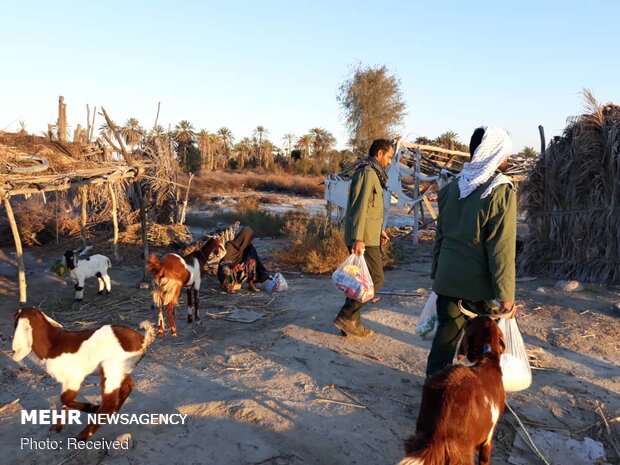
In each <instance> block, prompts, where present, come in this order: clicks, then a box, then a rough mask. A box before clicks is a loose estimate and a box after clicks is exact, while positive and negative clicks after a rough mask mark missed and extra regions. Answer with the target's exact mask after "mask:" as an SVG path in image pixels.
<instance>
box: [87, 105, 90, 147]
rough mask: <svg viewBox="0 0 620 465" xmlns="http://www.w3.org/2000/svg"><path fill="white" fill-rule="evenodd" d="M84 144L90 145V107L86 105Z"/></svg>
mask: <svg viewBox="0 0 620 465" xmlns="http://www.w3.org/2000/svg"><path fill="white" fill-rule="evenodd" d="M86 143H87V144H90V106H88V103H87V104H86Z"/></svg>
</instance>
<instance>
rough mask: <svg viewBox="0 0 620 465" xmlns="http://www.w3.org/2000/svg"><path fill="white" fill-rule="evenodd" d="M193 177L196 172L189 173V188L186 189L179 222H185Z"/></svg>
mask: <svg viewBox="0 0 620 465" xmlns="http://www.w3.org/2000/svg"><path fill="white" fill-rule="evenodd" d="M193 177H194V173H189V180H188V181H187V190H186V191H185V200H184V201H183V207H182V209H181V218H180V219H179V224H183V223H185V212H186V211H187V202H188V200H189V189H190V187H191V185H192V178H193Z"/></svg>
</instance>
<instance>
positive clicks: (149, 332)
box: [140, 320, 155, 354]
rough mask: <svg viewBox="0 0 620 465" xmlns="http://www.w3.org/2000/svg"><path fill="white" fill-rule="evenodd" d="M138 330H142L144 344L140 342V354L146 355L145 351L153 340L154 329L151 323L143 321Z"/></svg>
mask: <svg viewBox="0 0 620 465" xmlns="http://www.w3.org/2000/svg"><path fill="white" fill-rule="evenodd" d="M140 329H143V330H144V342H142V353H143V354H144V353H146V349H148V347H149V346H150V345H151V343H152V342H153V341H154V340H155V327H154V326H153V323H151V322H150V321H148V320H144V321H143V322H142V323H140Z"/></svg>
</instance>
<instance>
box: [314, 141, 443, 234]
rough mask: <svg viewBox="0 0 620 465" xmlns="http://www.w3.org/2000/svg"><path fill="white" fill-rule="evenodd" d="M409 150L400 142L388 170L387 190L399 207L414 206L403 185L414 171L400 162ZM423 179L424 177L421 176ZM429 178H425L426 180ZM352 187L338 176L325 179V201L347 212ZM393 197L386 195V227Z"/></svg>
mask: <svg viewBox="0 0 620 465" xmlns="http://www.w3.org/2000/svg"><path fill="white" fill-rule="evenodd" d="M406 150H407V149H406V148H405V147H404V146H403V145H402V144H401V142H398V144H397V146H396V154H395V155H394V158H393V159H392V163H391V164H390V166H389V167H388V169H387V170H386V172H387V175H388V182H387V189H388V191H389V192H390V193H391V194H393V196H394V197H395V198H396V199H397V205H398V206H399V207H402V206H406V205H409V206H411V205H413V204H414V201H413V199H411V198H410V197H409V196H407V195H406V194H405V193H404V192H403V185H402V183H401V179H402V178H403V177H406V176H411V174H413V171H414V170H412V169H410V168H407V167H406V166H404V165H402V164H401V163H400V160H401V158H402V156H403V154H404V153H405V151H406ZM421 178H422V176H421ZM426 178H427V176H424V179H425V180H426ZM435 179H436V178H435V177H432V178H429V179H428V180H435ZM350 185H351V181H350V180H344V179H341V178H340V177H339V176H337V175H331V176H329V177H328V178H326V179H325V186H326V188H325V200H327V201H328V202H331V203H333V204H335V205H338V207H340V208H342V209H343V210H345V209H346V208H347V200H348V198H349V187H350ZM391 199H392V195H384V202H385V212H386V216H385V220H384V225H385V224H387V217H388V214H389V211H390V204H391Z"/></svg>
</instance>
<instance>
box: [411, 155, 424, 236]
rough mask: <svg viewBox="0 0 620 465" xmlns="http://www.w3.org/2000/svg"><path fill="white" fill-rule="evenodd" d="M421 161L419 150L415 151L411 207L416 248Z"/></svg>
mask: <svg viewBox="0 0 620 465" xmlns="http://www.w3.org/2000/svg"><path fill="white" fill-rule="evenodd" d="M421 161H422V154H421V153H420V150H419V149H417V150H416V151H415V180H414V187H413V201H414V202H415V203H414V205H413V237H412V240H413V245H414V246H415V247H417V245H418V229H419V227H420V225H419V222H420V216H419V211H420V208H419V205H418V204H419V202H418V200H419V198H420V162H421Z"/></svg>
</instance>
